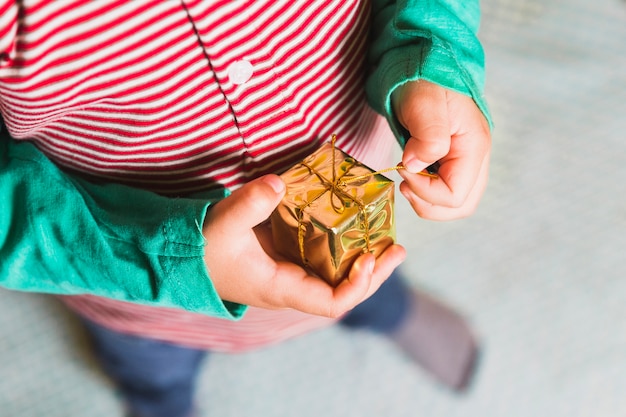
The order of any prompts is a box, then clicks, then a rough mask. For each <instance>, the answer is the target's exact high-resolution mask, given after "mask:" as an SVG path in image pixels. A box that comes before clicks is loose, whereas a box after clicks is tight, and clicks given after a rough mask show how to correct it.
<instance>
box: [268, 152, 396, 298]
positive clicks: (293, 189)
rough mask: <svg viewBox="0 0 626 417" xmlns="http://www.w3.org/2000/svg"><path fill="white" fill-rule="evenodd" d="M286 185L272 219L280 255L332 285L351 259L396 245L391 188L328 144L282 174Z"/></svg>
mask: <svg viewBox="0 0 626 417" xmlns="http://www.w3.org/2000/svg"><path fill="white" fill-rule="evenodd" d="M281 177H282V179H283V181H284V182H285V184H286V185H287V192H286V194H285V197H284V198H283V201H282V202H281V203H280V205H279V206H278V207H277V208H276V210H275V211H274V213H272V216H271V224H272V232H273V236H274V245H275V248H276V249H277V250H278V252H279V253H280V254H282V255H283V256H285V257H286V258H288V259H289V260H291V261H292V262H295V263H298V264H300V265H302V266H304V267H307V268H309V269H310V270H311V271H313V272H314V273H315V274H317V275H319V276H320V277H321V278H323V279H324V280H326V281H327V282H328V283H329V284H330V285H333V286H336V285H337V284H339V282H341V281H342V280H343V279H344V278H345V277H346V276H347V275H348V272H349V270H350V267H351V266H352V264H353V262H354V261H355V259H356V258H357V257H358V256H359V255H361V254H363V253H365V252H371V253H373V254H374V255H375V256H378V255H379V254H380V253H381V252H382V251H383V250H384V249H385V248H387V247H388V246H389V245H391V244H393V243H394V241H395V219H394V213H393V205H394V183H393V181H391V180H390V179H389V178H387V177H385V176H383V175H381V174H379V173H377V172H374V171H373V170H371V169H370V168H368V167H367V166H365V165H363V164H361V163H360V162H358V161H356V160H355V159H354V158H352V157H351V156H349V155H347V154H346V153H345V152H343V151H341V150H340V149H337V148H335V146H334V140H333V142H332V143H326V144H324V145H323V146H322V147H321V148H320V149H318V150H317V151H316V152H314V153H313V154H311V155H310V156H308V157H307V158H305V159H304V160H303V161H302V162H300V163H299V164H297V165H295V166H294V167H292V168H291V169H289V170H288V171H287V172H285V173H284V174H282V175H281Z"/></svg>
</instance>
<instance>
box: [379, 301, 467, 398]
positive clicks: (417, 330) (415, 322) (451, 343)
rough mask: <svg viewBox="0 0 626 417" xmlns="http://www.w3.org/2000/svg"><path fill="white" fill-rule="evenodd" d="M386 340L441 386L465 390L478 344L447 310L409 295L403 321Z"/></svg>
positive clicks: (450, 310) (459, 317) (449, 310)
mask: <svg viewBox="0 0 626 417" xmlns="http://www.w3.org/2000/svg"><path fill="white" fill-rule="evenodd" d="M389 337H390V338H391V340H392V341H394V342H395V343H396V344H397V345H398V346H399V347H400V348H401V349H402V350H403V351H404V352H406V353H407V354H408V355H409V357H410V358H411V359H413V360H414V361H415V362H417V363H418V364H419V365H420V366H421V367H423V368H424V369H426V371H428V372H429V373H431V374H432V375H433V376H434V377H435V378H436V379H438V380H439V381H441V382H442V383H444V384H445V385H447V386H449V387H451V388H452V389H455V390H458V391H461V390H464V389H465V388H467V387H468V386H469V383H470V381H471V378H472V376H473V374H474V371H475V367H476V363H477V361H478V357H479V349H478V344H477V341H476V339H475V337H474V335H473V334H472V331H471V329H470V326H469V324H468V323H467V322H466V321H465V320H464V319H463V317H461V316H460V315H459V314H458V313H456V312H454V311H453V310H452V309H450V308H449V307H446V306H445V305H443V304H442V303H440V302H438V301H436V300H434V299H433V298H431V297H429V296H427V295H425V294H423V293H420V292H417V291H412V294H411V302H410V306H409V309H408V312H407V313H406V317H405V318H404V319H403V321H402V323H401V324H400V325H399V326H398V327H397V328H396V329H395V330H393V331H392V332H391V333H389Z"/></svg>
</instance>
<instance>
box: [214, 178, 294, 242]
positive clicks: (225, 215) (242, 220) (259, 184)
mask: <svg viewBox="0 0 626 417" xmlns="http://www.w3.org/2000/svg"><path fill="white" fill-rule="evenodd" d="M284 194H285V183H284V182H283V180H282V179H281V178H280V177H279V176H278V175H273V174H269V175H265V176H263V177H260V178H257V179H256V180H254V181H251V182H249V183H247V184H246V185H244V186H243V187H241V188H240V189H238V190H236V191H235V192H233V194H232V195H230V196H229V197H227V198H225V199H224V200H222V201H221V202H220V203H219V204H216V205H215V207H214V208H213V209H212V210H211V211H209V213H210V214H211V215H212V216H221V219H222V221H224V222H227V223H226V224H230V225H232V226H233V227H234V228H235V230H233V232H236V231H237V230H250V229H251V228H253V227H254V226H256V225H258V224H260V223H262V222H263V221H265V220H266V219H267V218H268V217H269V216H270V214H272V211H274V209H275V208H276V206H278V204H279V203H280V201H281V199H282V198H283V195H284Z"/></svg>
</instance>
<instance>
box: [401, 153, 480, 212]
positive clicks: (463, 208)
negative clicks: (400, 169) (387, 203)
mask: <svg viewBox="0 0 626 417" xmlns="http://www.w3.org/2000/svg"><path fill="white" fill-rule="evenodd" d="M488 160H489V155H487V156H486V157H485V159H484V163H483V164H482V166H481V169H480V173H479V175H478V179H477V181H476V183H475V184H474V186H473V188H472V190H471V191H470V193H469V194H468V196H467V198H466V200H465V201H464V202H463V204H462V205H460V206H458V207H447V206H442V205H434V204H432V203H431V202H429V201H426V200H424V199H422V198H420V197H419V196H417V195H416V194H414V193H413V192H412V191H411V190H410V189H409V188H408V185H407V184H406V183H402V184H400V192H401V193H402V194H403V195H404V196H405V197H406V199H407V200H408V201H409V203H410V204H411V207H413V210H415V212H416V213H417V214H418V215H419V216H420V217H422V218H425V219H429V220H440V221H447V220H456V219H461V218H464V217H468V216H470V215H472V214H473V213H474V212H475V211H476V208H477V207H478V203H479V202H480V199H481V197H482V195H483V193H484V191H485V189H486V187H487V182H488V177H489V163H488Z"/></svg>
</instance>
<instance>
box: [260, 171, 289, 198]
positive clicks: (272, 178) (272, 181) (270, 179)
mask: <svg viewBox="0 0 626 417" xmlns="http://www.w3.org/2000/svg"><path fill="white" fill-rule="evenodd" d="M262 179H263V181H265V182H266V183H267V184H268V185H269V186H270V187H272V189H273V190H274V191H275V192H276V194H280V193H282V192H283V191H284V190H285V183H284V182H283V180H282V179H281V178H280V177H279V176H278V175H266V176H265V177H263V178H262Z"/></svg>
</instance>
